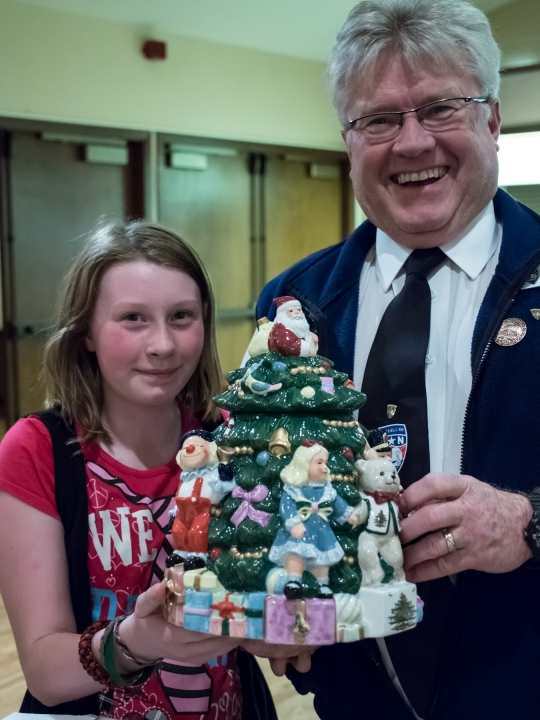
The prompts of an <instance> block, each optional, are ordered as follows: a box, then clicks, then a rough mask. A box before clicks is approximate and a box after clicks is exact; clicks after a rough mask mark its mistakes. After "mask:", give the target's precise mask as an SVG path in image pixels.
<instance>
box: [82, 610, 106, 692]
mask: <svg viewBox="0 0 540 720" xmlns="http://www.w3.org/2000/svg"><path fill="white" fill-rule="evenodd" d="M110 626H111V623H110V622H109V621H108V620H99V621H98V622H95V623H92V625H89V626H88V627H87V628H86V630H85V631H84V632H83V634H82V635H81V638H80V640H79V660H80V661H81V663H82V666H83V668H84V669H85V670H86V672H87V673H88V674H89V675H90V677H91V678H92V679H93V680H96V682H98V683H101V685H107V687H112V685H113V682H112V680H111V677H110V675H109V673H108V672H107V671H106V670H105V669H104V668H103V667H102V666H101V665H100V664H99V663H98V662H97V660H95V658H94V656H93V655H92V638H93V637H94V635H95V634H96V633H97V632H99V631H100V630H103V629H104V628H109V627H110ZM109 632H110V630H109ZM104 634H105V633H104ZM102 642H103V638H102Z"/></svg>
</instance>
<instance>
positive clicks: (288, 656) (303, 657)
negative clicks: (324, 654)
mask: <svg viewBox="0 0 540 720" xmlns="http://www.w3.org/2000/svg"><path fill="white" fill-rule="evenodd" d="M242 647H243V648H244V649H245V650H247V651H248V652H250V653H251V654H252V655H257V656H258V657H264V658H268V660H269V661H270V667H271V668H272V672H273V673H274V675H277V676H278V677H281V676H282V675H285V670H286V669H287V663H291V665H292V666H293V667H294V668H296V669H297V670H298V672H307V671H308V670H309V668H310V667H311V656H312V655H313V653H314V652H315V650H317V646H316V645H271V644H270V643H266V642H264V641H263V640H244V642H243V643H242Z"/></svg>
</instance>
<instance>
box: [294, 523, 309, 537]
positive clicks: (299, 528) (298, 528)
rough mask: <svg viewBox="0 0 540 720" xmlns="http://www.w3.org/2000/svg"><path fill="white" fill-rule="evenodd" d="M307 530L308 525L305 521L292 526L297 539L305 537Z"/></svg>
mask: <svg viewBox="0 0 540 720" xmlns="http://www.w3.org/2000/svg"><path fill="white" fill-rule="evenodd" d="M305 532H306V526H305V525H304V523H298V525H293V527H292V528H291V535H292V536H293V538H296V539H297V540H301V539H302V538H303V537H304V534H305Z"/></svg>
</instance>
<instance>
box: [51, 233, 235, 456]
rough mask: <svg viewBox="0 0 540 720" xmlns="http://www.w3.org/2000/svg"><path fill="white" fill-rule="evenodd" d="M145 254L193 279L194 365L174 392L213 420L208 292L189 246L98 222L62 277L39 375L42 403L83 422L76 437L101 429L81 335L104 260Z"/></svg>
mask: <svg viewBox="0 0 540 720" xmlns="http://www.w3.org/2000/svg"><path fill="white" fill-rule="evenodd" d="M136 260H146V261H148V262H152V263H155V264H156V265H161V266H164V267H170V268H174V269H176V270H180V271H181V272H183V273H186V275H189V276H190V277H191V278H193V280H195V282H196V283H197V285H198V287H199V290H200V293H201V301H202V316H203V323H204V344H203V349H202V353H201V358H200V360H199V363H198V365H197V368H196V370H195V372H194V373H193V375H192V376H191V378H190V379H189V380H188V382H187V383H186V386H185V387H184V388H183V389H182V391H181V392H180V393H179V395H178V400H179V402H181V403H185V404H187V405H189V406H190V407H191V408H192V410H193V412H195V413H196V414H197V415H198V416H199V417H200V418H201V419H202V420H217V419H219V417H220V415H219V410H218V408H217V407H216V406H215V405H214V403H213V402H212V397H213V396H214V395H216V394H218V393H219V392H221V389H222V385H223V380H222V373H221V368H220V365H219V359H218V355H217V349H216V340H215V328H214V299H213V295H212V289H211V287H210V281H209V280H208V277H207V275H206V272H205V270H204V268H203V266H202V264H201V262H200V260H199V258H198V257H197V255H196V253H195V252H194V251H193V250H192V249H191V248H190V247H189V246H188V245H187V244H186V243H185V242H184V241H183V240H182V239H181V238H180V237H178V235H176V234H175V233H174V232H171V231H170V230H166V229H165V228H162V227H160V226H159V225H152V224H150V223H147V222H142V221H135V222H125V223H114V224H108V225H104V226H102V227H99V228H98V229H97V230H96V231H95V232H94V233H93V234H92V236H91V237H90V239H89V241H88V243H87V244H86V245H85V247H84V248H83V250H82V252H81V253H80V254H79V256H78V257H77V259H76V260H75V262H74V264H73V266H72V268H71V270H70V271H69V273H68V275H67V276H66V278H65V283H64V288H63V291H62V293H61V295H60V301H59V306H58V311H57V314H56V318H55V321H54V323H53V326H52V334H51V336H50V337H49V339H48V341H47V343H46V345H45V353H44V358H43V378H44V381H45V390H46V401H45V405H46V407H53V406H59V407H60V412H61V414H62V416H63V417H64V419H65V420H67V421H69V422H75V423H78V424H79V425H80V426H81V427H82V428H83V435H82V437H81V438H80V439H81V440H82V441H89V440H97V439H98V438H99V439H102V440H104V441H105V442H108V441H109V439H110V438H109V436H108V433H107V431H106V430H105V428H104V426H103V423H102V421H101V410H102V408H103V385H102V380H101V373H100V371H99V367H98V363H97V359H96V356H95V353H92V352H90V351H89V350H87V348H86V343H85V338H86V336H87V334H88V328H89V325H90V322H91V320H92V314H93V312H94V307H95V304H96V300H97V297H98V293H99V287H100V283H101V279H102V277H103V275H104V273H105V271H106V270H108V269H109V268H110V267H111V266H112V265H117V264H120V263H125V262H133V261H136Z"/></svg>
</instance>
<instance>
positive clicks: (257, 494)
mask: <svg viewBox="0 0 540 720" xmlns="http://www.w3.org/2000/svg"><path fill="white" fill-rule="evenodd" d="M268 492H269V490H268V488H267V487H266V485H261V484H259V485H255V487H254V488H253V490H250V491H249V492H248V491H247V490H244V489H243V488H241V487H238V485H237V486H236V487H235V488H234V490H233V491H232V496H233V497H234V498H242V500H243V503H242V504H241V505H240V507H239V508H238V509H237V510H235V512H234V514H233V515H232V517H231V522H233V523H234V524H235V525H236V526H237V527H238V525H240V523H241V522H242V520H245V518H246V517H248V518H249V519H250V520H253V522H256V523H258V524H259V525H260V526H261V527H265V526H266V525H268V521H269V520H270V518H271V517H272V513H267V512H264V511H263V510H256V509H255V508H254V507H253V505H252V504H251V503H256V502H261V500H264V498H265V497H266V496H267V495H268Z"/></svg>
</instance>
